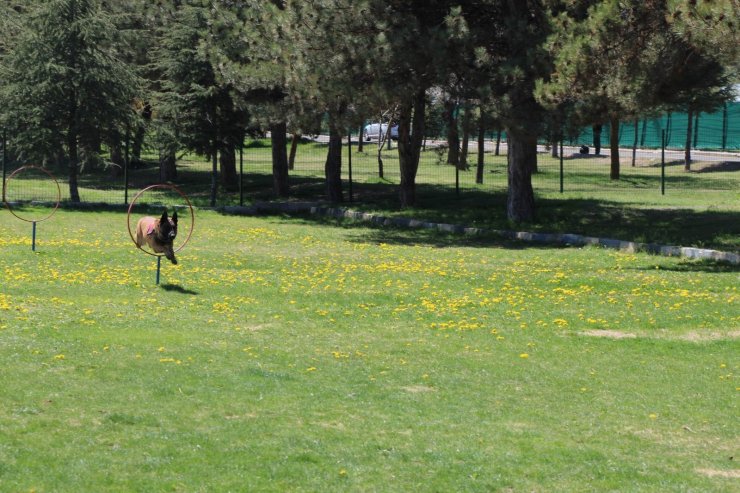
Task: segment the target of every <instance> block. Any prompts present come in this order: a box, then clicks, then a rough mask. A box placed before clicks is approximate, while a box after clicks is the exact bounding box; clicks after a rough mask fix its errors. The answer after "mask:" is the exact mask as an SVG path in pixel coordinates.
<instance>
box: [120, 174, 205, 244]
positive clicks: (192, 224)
mask: <svg viewBox="0 0 740 493" xmlns="http://www.w3.org/2000/svg"><path fill="white" fill-rule="evenodd" d="M155 188H166V189H169V190H174V191H175V192H177V193H178V194H179V195H180V197H182V198H183V199H185V202H186V203H187V204H188V209H189V210H190V231H189V232H188V236H187V238H185V241H184V242H183V243H182V245H180V246H179V247H177V250H174V253H177V252H179V251H180V250H182V249H183V248H185V245H187V243H188V242H189V241H190V237H191V236H192V235H193V229H194V228H195V213H194V212H193V204H191V203H190V200H189V199H188V197H187V195H185V194H184V193H183V192H182V190H180V189H179V188H177V187H176V186H175V185H170V184H168V183H159V184H156V185H149V186H148V187H146V188H143V189H142V190H140V191H139V193H137V194H136V195H135V196H134V198H133V200H132V201H131V203H130V204H129V206H128V213H127V214H126V226H127V227H128V235H129V236H130V237H131V241H133V242H134V245H136V248H138V249H139V250H141V251H142V252H144V253H146V254H148V255H151V256H153V257H162V256H163V254H161V253H154V252H149V251H147V250H144V249H143V248H141V247H140V246H139V245H137V244H136V239H135V238H134V234H133V233H132V232H131V211H132V210H133V208H134V205H136V201H137V200H139V197H141V195H142V194H143V193H144V192H147V191H149V190H152V189H155Z"/></svg>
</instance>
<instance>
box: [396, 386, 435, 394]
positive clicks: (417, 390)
mask: <svg viewBox="0 0 740 493" xmlns="http://www.w3.org/2000/svg"><path fill="white" fill-rule="evenodd" d="M401 389H402V390H404V391H406V392H408V393H409V394H422V393H424V392H436V391H437V389H435V388H433V387H427V386H426V385H412V386H410V387H401Z"/></svg>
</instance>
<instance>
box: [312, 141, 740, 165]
mask: <svg viewBox="0 0 740 493" xmlns="http://www.w3.org/2000/svg"><path fill="white" fill-rule="evenodd" d="M314 140H315V141H316V142H322V143H326V142H329V136H328V135H318V136H316V137H315V138H314ZM353 142H355V141H353ZM445 143H446V142H445V141H440V140H428V141H427V143H426V145H427V147H429V146H432V147H434V146H438V145H444V144H445ZM365 145H366V146H372V147H375V146H377V145H378V143H377V142H376V141H372V142H366V143H365ZM607 146H608V144H607ZM394 147H395V143H394ZM470 147H471V149H473V150H476V149H477V143H475V141H471V143H470ZM484 147H485V150H486V152H493V151H494V150H495V148H496V143H495V142H494V141H490V140H486V141H485V144H484ZM579 148H580V146H578V147H576V146H564V147H563V153H564V154H565V155H566V156H570V155H572V154H577V153H578V151H579ZM506 149H507V147H506V142H501V145H500V147H499V152H500V153H501V154H505V153H506ZM537 150H538V151H539V152H543V153H544V152H549V151H548V149H546V148H545V146H538V148H537ZM590 152H591V153H593V149H590ZM591 155H592V156H593V154H591ZM601 155H602V156H604V157H608V156H610V155H611V151H610V150H609V148H608V147H602V148H601ZM619 155H620V157H621V158H622V159H630V160H631V159H632V148H631V147H630V148H621V149H620V150H619ZM636 157H637V159H640V160H646V159H649V160H657V161H659V160H660V149H637V152H636ZM683 159H684V151H683V150H682V149H681V150H676V149H666V151H665V160H666V162H672V161H682V160H683ZM691 159H692V160H693V161H710V162H724V161H740V152H719V151H701V150H692V151H691Z"/></svg>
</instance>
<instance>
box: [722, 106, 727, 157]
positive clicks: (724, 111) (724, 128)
mask: <svg viewBox="0 0 740 493" xmlns="http://www.w3.org/2000/svg"><path fill="white" fill-rule="evenodd" d="M726 149H727V103H725V104H724V105H723V106H722V150H723V151H724V150H726Z"/></svg>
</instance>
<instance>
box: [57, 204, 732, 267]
mask: <svg viewBox="0 0 740 493" xmlns="http://www.w3.org/2000/svg"><path fill="white" fill-rule="evenodd" d="M63 207H65V208H72V209H95V208H107V209H111V210H118V209H124V210H125V209H126V208H127V207H128V206H117V205H111V204H104V203H84V202H83V203H80V204H63ZM200 209H202V210H213V209H214V208H210V207H201V208H200ZM215 210H220V211H222V212H223V213H225V214H235V215H256V214H260V213H299V212H310V213H311V214H315V215H323V216H331V217H336V218H345V219H353V220H356V221H366V222H372V223H375V224H379V225H382V226H396V227H404V228H423V229H436V230H438V231H442V232H445V233H453V234H465V235H479V234H485V233H490V234H495V235H498V236H501V237H504V238H507V239H511V240H520V241H528V242H533V243H553V244H560V245H574V246H586V245H596V246H602V247H604V248H611V249H615V250H621V251H624V252H647V253H652V254H655V255H663V256H666V257H686V258H691V259H700V260H716V261H720V262H728V263H731V264H735V265H740V254H737V253H732V252H721V251H719V250H709V249H705V248H693V247H681V246H669V245H658V244H655V243H638V242H634V241H623V240H615V239H611V238H594V237H591V236H582V235H576V234H569V233H530V232H527V231H504V230H497V229H491V230H488V229H482V228H470V227H465V226H461V225H459V224H445V223H433V222H426V221H420V220H418V219H410V218H403V217H393V218H390V217H384V216H380V215H377V214H372V213H368V212H359V211H352V210H349V209H344V208H340V207H326V206H322V205H319V204H318V203H316V202H259V203H256V204H254V205H252V206H226V207H220V208H215Z"/></svg>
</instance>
